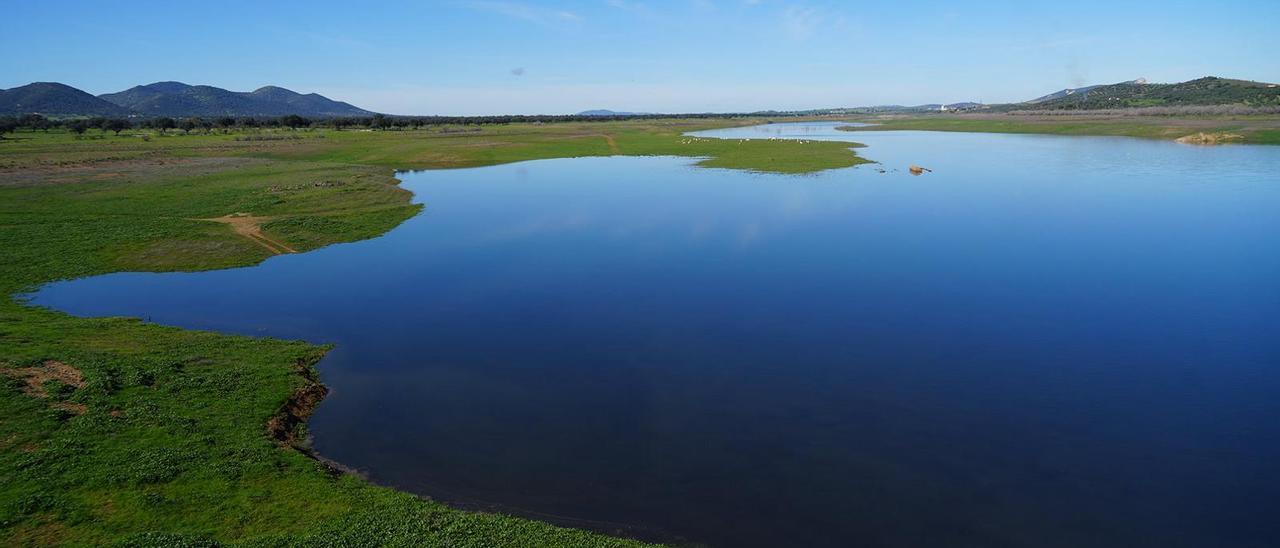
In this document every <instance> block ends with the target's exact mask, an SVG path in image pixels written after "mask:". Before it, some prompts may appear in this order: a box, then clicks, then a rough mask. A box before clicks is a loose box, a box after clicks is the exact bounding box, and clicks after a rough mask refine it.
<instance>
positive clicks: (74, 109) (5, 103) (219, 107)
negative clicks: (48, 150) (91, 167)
mask: <svg viewBox="0 0 1280 548" xmlns="http://www.w3.org/2000/svg"><path fill="white" fill-rule="evenodd" d="M27 113H39V114H43V115H45V116H55V117H65V116H142V117H148V118H150V117H157V116H170V117H187V116H209V117H211V116H284V115H287V114H297V115H300V116H310V117H335V116H370V115H372V114H373V112H370V111H368V110H364V109H362V108H359V107H356V106H353V105H351V104H349V103H344V102H341V101H334V100H332V99H329V98H327V97H325V96H323V95H319V94H316V93H308V94H305V95H304V94H301V93H297V92H295V91H291V90H287V89H285V88H281V87H276V86H265V87H261V88H258V89H256V90H254V91H229V90H225V89H222V88H218V87H213V86H192V85H188V84H184V83H182V82H156V83H154V84H147V85H145V86H134V87H132V88H129V89H127V90H124V91H121V92H117V93H106V94H103V95H99V96H97V97H95V96H93V95H91V94H89V93H86V92H84V91H81V90H78V89H76V88H73V87H71V86H68V85H66V84H60V83H56V82H35V83H32V84H27V85H25V86H20V87H16V88H12V89H7V90H0V114H27Z"/></svg>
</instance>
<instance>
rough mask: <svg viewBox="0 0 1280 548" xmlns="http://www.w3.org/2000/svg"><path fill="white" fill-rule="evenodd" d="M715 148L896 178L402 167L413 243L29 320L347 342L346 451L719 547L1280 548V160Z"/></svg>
mask: <svg viewBox="0 0 1280 548" xmlns="http://www.w3.org/2000/svg"><path fill="white" fill-rule="evenodd" d="M712 134H714V135H719V136H724V137H727V138H744V137H754V138H760V137H765V138H768V137H789V138H801V139H806V140H809V139H813V140H816V139H846V140H857V141H861V142H864V143H866V144H868V145H869V146H868V148H865V149H860V153H861V154H862V155H864V156H866V157H868V158H872V159H875V160H878V161H880V162H882V163H881V164H878V165H875V164H873V165H865V166H861V167H858V168H854V169H842V170H833V171H828V172H824V173H821V174H817V175H810V176H778V175H765V174H753V173H744V172H740V171H730V170H714V169H704V168H697V167H693V166H692V165H691V163H690V161H689V160H687V159H679V158H667V157H656V158H627V157H613V158H581V159H562V160H545V161H535V162H525V163H519V164H511V165H503V166H495V167H486V168H476V169H465V170H449V171H429V172H419V173H406V174H404V175H403V176H402V179H403V180H404V185H405V187H407V188H409V189H410V190H412V191H413V192H414V193H415V194H416V198H415V199H416V200H419V201H421V202H422V203H424V204H426V209H425V210H424V212H423V213H422V214H420V215H418V216H417V217H415V218H413V219H411V220H409V221H408V222H406V223H404V224H403V225H402V226H400V227H399V228H397V229H395V230H394V231H392V232H391V233H389V234H387V235H386V236H384V237H381V238H378V239H374V240H370V241H364V242H358V243H353V244H345V245H337V246H332V247H329V248H326V249H322V250H319V251H315V252H311V253H306V254H301V255H288V256H280V257H276V258H273V259H270V260H268V261H266V262H265V263H263V264H262V265H260V266H256V267H252V268H243V269H236V270H224V271H217V272H203V273H192V274H142V273H129V274H113V275H108V276H100V277H96V278H90V279H84V280H76V281H71V282H64V283H56V284H52V285H49V286H47V287H45V288H43V289H42V290H41V291H39V292H38V293H37V294H36V295H35V296H34V298H33V300H34V302H35V303H37V304H41V305H47V306H52V307H55V308H57V309H60V310H65V311H68V312H70V313H73V314H77V315H89V316H100V315H132V316H143V317H148V318H150V319H151V320H153V321H156V322H159V323H164V324H172V325H179V326H184V327H193V328H208V329H217V330H222V331H227V332H234V333H247V334H261V335H272V336H278V337H288V338H305V339H308V340H311V341H317V342H332V343H335V344H336V345H337V347H336V350H335V351H334V352H333V353H332V354H330V355H329V357H327V358H326V359H325V360H324V361H323V362H321V364H320V371H321V375H322V380H323V381H324V382H325V383H326V384H328V385H329V386H330V387H332V388H333V392H332V394H331V395H330V396H329V398H328V399H326V400H325V402H324V404H323V405H322V406H321V407H320V409H319V411H318V413H317V414H316V415H315V416H314V418H313V419H312V421H311V432H312V433H313V434H314V435H315V443H316V446H317V448H318V449H319V450H320V452H321V453H323V454H325V455H326V456H328V457H330V458H333V459H336V460H338V461H340V462H343V463H345V464H348V465H351V466H353V467H356V468H359V469H361V470H364V471H366V472H367V473H368V474H369V476H370V477H371V479H373V480H374V481H376V482H379V483H383V484H388V485H394V486H397V487H400V488H403V489H406V490H409V491H412V492H416V493H420V494H424V495H428V496H432V497H434V498H437V499H440V500H445V501H449V502H452V503H455V504H459V505H462V506H465V507H468V508H481V509H491V510H499V511H504V512H510V513H517V514H522V515H530V516H535V517H540V518H542V519H548V520H552V521H555V522H558V523H567V524H572V525H579V526H586V527H593V528H596V529H600V530H604V531H614V532H621V533H623V534H630V535H638V536H641V537H644V538H652V539H659V540H667V541H688V542H699V543H706V544H710V545H713V546H800V545H804V546H851V545H861V546H943V545H945V546H1139V545H1146V546H1188V547H1192V546H1194V547H1200V546H1274V545H1277V544H1280V519H1277V517H1278V516H1280V464H1278V463H1280V214H1277V211H1280V179H1278V178H1277V177H1276V175H1275V174H1276V173H1277V172H1280V147H1276V148H1267V147H1253V146H1224V147H1209V148H1202V147H1191V146H1183V145H1178V144H1174V143H1167V142H1154V141H1143V140H1134V139H1123V138H1083V137H1051V136H1027V135H981V134H960V133H924V132H874V133H871V132H868V133H845V132H837V131H834V130H833V126H832V125H831V124H777V125H772V126H764V127H761V128H747V129H735V130H723V131H718V132H712ZM910 164H920V165H923V166H926V167H929V168H932V169H933V170H934V171H933V172H932V173H926V174H925V175H922V176H911V175H909V174H908V173H907V172H906V171H907V170H906V168H907V166H908V165H910ZM881 170H883V171H884V172H883V173H881Z"/></svg>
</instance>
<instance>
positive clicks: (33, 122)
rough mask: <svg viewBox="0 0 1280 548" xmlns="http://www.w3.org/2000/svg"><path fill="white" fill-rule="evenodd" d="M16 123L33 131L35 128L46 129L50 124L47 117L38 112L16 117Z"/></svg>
mask: <svg viewBox="0 0 1280 548" xmlns="http://www.w3.org/2000/svg"><path fill="white" fill-rule="evenodd" d="M18 125H19V126H22V127H25V128H27V129H30V130H31V131H35V130H37V129H43V130H48V129H49V125H50V124H49V119H48V118H45V117H44V116H41V115H39V114H23V115H22V117H21V118H18Z"/></svg>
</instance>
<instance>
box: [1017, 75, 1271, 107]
mask: <svg viewBox="0 0 1280 548" xmlns="http://www.w3.org/2000/svg"><path fill="white" fill-rule="evenodd" d="M1190 105H1248V106H1280V85H1277V84H1268V83H1263V82H1251V81H1248V80H1232V79H1229V78H1218V77H1215V76H1208V77H1205V78H1199V79H1196V80H1191V81H1188V82H1181V83H1177V84H1152V83H1148V82H1147V81H1146V80H1143V79H1138V80H1133V81H1130V82H1121V83H1119V84H1110V85H1099V86H1088V87H1084V88H1077V89H1074V90H1062V91H1059V92H1055V93H1051V94H1049V95H1045V96H1044V97H1039V98H1036V99H1032V100H1031V101H1027V102H1025V103H1019V104H1017V105H1014V106H1016V107H1019V108H1023V109H1030V110H1095V109H1107V108H1134V107H1154V106H1190Z"/></svg>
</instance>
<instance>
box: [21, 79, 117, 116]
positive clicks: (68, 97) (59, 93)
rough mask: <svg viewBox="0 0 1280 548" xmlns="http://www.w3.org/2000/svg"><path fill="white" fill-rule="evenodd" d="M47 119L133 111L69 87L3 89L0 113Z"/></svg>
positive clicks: (51, 84)
mask: <svg viewBox="0 0 1280 548" xmlns="http://www.w3.org/2000/svg"><path fill="white" fill-rule="evenodd" d="M32 113H36V114H43V115H45V116H127V115H128V114H129V109H126V108H122V107H120V106H119V105H115V104H113V103H110V102H108V101H104V100H102V99H99V98H97V97H94V96H92V95H90V94H88V93H85V92H83V91H80V90H78V89H76V88H73V87H71V86H68V85H66V84H59V83H57V82H35V83H32V84H27V85H25V86H19V87H16V88H12V89H6V90H0V114H13V115H18V114H32Z"/></svg>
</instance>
